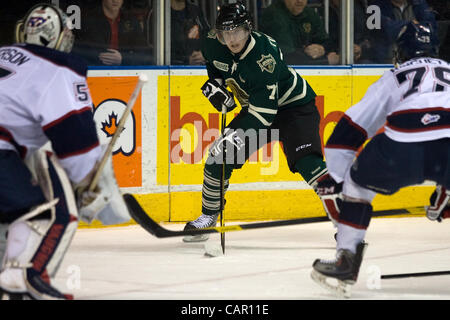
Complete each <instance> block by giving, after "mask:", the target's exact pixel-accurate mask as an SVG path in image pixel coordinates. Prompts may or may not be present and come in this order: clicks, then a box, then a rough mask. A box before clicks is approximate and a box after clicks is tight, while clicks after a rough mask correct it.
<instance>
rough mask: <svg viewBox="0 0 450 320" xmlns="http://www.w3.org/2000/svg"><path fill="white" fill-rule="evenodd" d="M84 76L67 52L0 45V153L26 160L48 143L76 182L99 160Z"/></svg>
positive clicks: (82, 68)
mask: <svg viewBox="0 0 450 320" xmlns="http://www.w3.org/2000/svg"><path fill="white" fill-rule="evenodd" d="M86 72H87V67H86V65H85V64H84V63H83V62H82V61H81V60H79V59H78V58H76V57H75V56H74V55H71V54H67V53H63V52H60V51H56V50H52V49H48V48H45V47H42V46H35V45H29V44H24V45H14V46H8V47H0V149H9V150H16V151H17V152H18V153H19V154H20V155H21V156H22V157H26V155H27V154H29V153H31V152H33V151H35V150H37V149H39V148H41V147H42V146H44V145H45V144H46V143H47V142H48V141H50V142H51V145H52V149H53V151H54V152H55V153H56V155H57V156H58V158H59V159H60V162H61V165H62V166H63V167H64V169H65V170H66V172H67V174H68V176H69V178H70V179H71V180H72V181H73V182H75V183H77V182H79V181H81V180H82V179H83V178H84V177H85V176H86V175H87V174H88V173H89V171H90V170H91V169H92V168H93V166H94V164H95V162H96V161H97V160H98V159H99V158H100V156H101V149H100V146H99V140H98V137H97V132H96V128H95V124H94V120H93V114H92V112H93V110H92V101H91V97H90V93H89V90H88V86H87V83H86Z"/></svg>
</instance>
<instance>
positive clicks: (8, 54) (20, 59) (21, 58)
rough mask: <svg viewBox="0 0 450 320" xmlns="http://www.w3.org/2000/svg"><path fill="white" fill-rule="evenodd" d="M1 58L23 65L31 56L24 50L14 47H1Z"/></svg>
mask: <svg viewBox="0 0 450 320" xmlns="http://www.w3.org/2000/svg"><path fill="white" fill-rule="evenodd" d="M0 60H3V61H7V62H9V63H12V64H17V65H19V66H20V65H22V64H24V63H26V62H27V61H29V60H30V58H29V57H27V56H26V55H24V54H23V53H22V52H20V51H19V50H16V49H12V48H5V49H0Z"/></svg>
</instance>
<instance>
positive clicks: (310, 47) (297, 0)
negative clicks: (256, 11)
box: [259, 0, 330, 64]
mask: <svg viewBox="0 0 450 320" xmlns="http://www.w3.org/2000/svg"><path fill="white" fill-rule="evenodd" d="M307 4H308V1H307V0H278V1H275V2H273V3H272V4H271V5H270V6H269V7H267V8H266V9H265V10H264V12H263V15H262V17H261V20H260V26H259V29H260V31H261V32H264V33H266V34H267V35H269V36H271V37H272V38H274V39H275V40H276V41H277V42H278V44H279V46H280V48H281V51H282V52H283V55H284V60H285V61H286V63H288V64H328V61H327V59H326V56H325V53H326V52H327V50H329V48H330V42H329V38H328V34H327V33H326V31H325V28H324V24H323V21H322V19H321V18H320V16H319V15H318V14H317V13H316V11H315V10H314V9H312V8H309V7H307Z"/></svg>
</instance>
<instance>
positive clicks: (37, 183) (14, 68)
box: [0, 4, 129, 299]
mask: <svg viewBox="0 0 450 320" xmlns="http://www.w3.org/2000/svg"><path fill="white" fill-rule="evenodd" d="M16 38H17V42H18V43H17V44H15V45H12V46H7V47H0V115H1V116H0V168H1V171H0V226H1V228H0V229H2V232H0V236H3V237H4V236H5V233H6V231H7V238H6V246H3V252H2V250H1V249H2V248H0V257H1V256H2V255H3V261H2V266H1V272H0V289H1V291H2V294H3V295H4V297H10V298H11V297H24V296H28V297H30V298H33V299H66V298H70V296H68V295H65V294H63V293H61V292H60V291H59V290H57V289H56V288H55V287H53V286H52V284H51V282H50V280H51V279H52V278H53V277H54V275H55V273H56V271H57V269H58V267H59V265H60V264H61V261H62V259H63V257H64V255H65V253H66V251H67V249H68V247H69V245H70V243H71V240H72V238H73V235H74V233H75V231H76V229H77V226H78V219H79V218H81V219H83V220H85V221H87V222H90V221H92V219H94V218H98V216H97V215H98V214H100V212H102V210H104V209H105V208H106V206H107V205H108V200H106V201H105V198H106V199H108V197H111V196H112V193H111V192H109V191H110V190H107V189H108V188H106V187H105V185H109V188H115V189H116V191H118V187H117V183H116V181H115V177H114V173H113V171H112V166H111V163H110V158H109V165H108V166H107V169H105V170H104V172H102V176H101V178H100V181H99V184H98V187H97V189H95V190H94V191H88V190H87V186H88V185H89V182H90V181H91V179H92V175H93V173H94V172H95V169H96V165H97V163H98V161H99V160H100V159H101V157H102V146H100V144H99V139H98V136H97V132H96V127H95V124H94V120H93V110H92V101H91V97H90V93H89V90H88V86H87V83H86V73H87V66H86V65H85V64H84V63H83V62H82V61H81V60H79V59H78V58H77V57H75V56H73V55H71V54H70V53H69V52H70V51H71V48H72V44H73V35H72V32H71V30H70V25H69V20H68V19H67V17H66V16H65V15H64V14H63V13H62V12H61V11H60V10H59V9H58V8H57V7H55V6H52V5H48V4H39V5H36V6H34V7H33V8H31V9H30V10H29V12H28V13H27V14H26V16H25V17H24V19H23V20H20V21H19V22H18V24H17V28H16ZM48 142H50V143H51V149H52V152H44V151H43V149H42V147H43V146H44V145H46V144H47V143H48ZM99 199H100V201H99ZM120 199H121V198H120ZM116 207H117V206H116ZM119 207H120V208H125V205H124V204H123V207H121V206H120V205H119ZM125 210H126V209H125ZM108 214H111V215H112V216H113V218H114V217H115V218H116V219H115V222H117V223H119V222H124V221H128V220H129V215H128V211H126V212H120V213H114V212H112V213H108ZM121 219H122V220H123V221H120V220H121ZM110 221H114V219H110ZM3 240H5V238H3Z"/></svg>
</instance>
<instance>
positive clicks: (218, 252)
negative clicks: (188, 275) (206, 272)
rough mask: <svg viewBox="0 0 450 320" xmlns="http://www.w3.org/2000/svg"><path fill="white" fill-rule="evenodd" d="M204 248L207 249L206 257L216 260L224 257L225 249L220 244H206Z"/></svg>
mask: <svg viewBox="0 0 450 320" xmlns="http://www.w3.org/2000/svg"><path fill="white" fill-rule="evenodd" d="M204 248H205V257H209V258H216V257H222V256H223V255H224V254H223V248H222V246H221V245H220V244H218V243H215V242H206V243H205V246H204Z"/></svg>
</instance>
